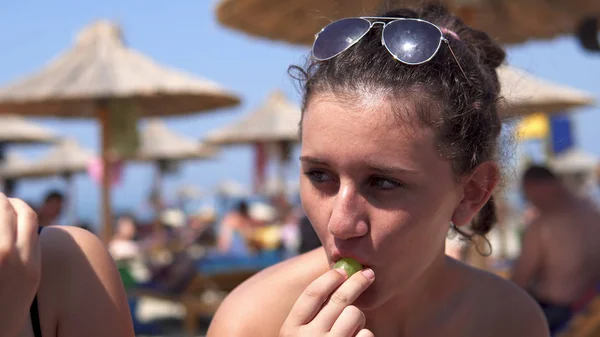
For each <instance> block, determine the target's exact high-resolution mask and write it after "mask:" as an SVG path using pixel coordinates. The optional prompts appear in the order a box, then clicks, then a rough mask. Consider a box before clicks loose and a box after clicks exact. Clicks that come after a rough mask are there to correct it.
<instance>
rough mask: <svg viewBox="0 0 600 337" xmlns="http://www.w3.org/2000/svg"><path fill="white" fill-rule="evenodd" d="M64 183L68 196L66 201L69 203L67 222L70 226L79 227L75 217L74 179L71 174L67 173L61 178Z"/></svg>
mask: <svg viewBox="0 0 600 337" xmlns="http://www.w3.org/2000/svg"><path fill="white" fill-rule="evenodd" d="M63 178H64V179H65V183H66V184H67V189H68V191H69V192H68V194H67V198H68V199H67V201H68V203H69V218H70V219H69V222H70V225H72V226H77V225H79V223H78V222H79V219H78V216H77V196H76V195H75V179H74V178H73V174H72V173H67V174H65V175H64V176H63Z"/></svg>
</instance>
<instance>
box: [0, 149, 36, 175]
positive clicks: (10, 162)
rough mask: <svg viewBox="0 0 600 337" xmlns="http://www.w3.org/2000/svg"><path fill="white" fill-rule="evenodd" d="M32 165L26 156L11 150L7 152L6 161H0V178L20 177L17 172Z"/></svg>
mask: <svg viewBox="0 0 600 337" xmlns="http://www.w3.org/2000/svg"><path fill="white" fill-rule="evenodd" d="M30 166H31V162H30V161H29V160H27V159H25V157H23V156H21V155H19V154H18V153H16V152H14V151H9V152H7V153H6V157H5V159H4V161H3V162H1V163H0V178H2V179H11V178H18V177H19V175H18V174H16V173H17V172H25V171H26V170H28V169H29V167H30Z"/></svg>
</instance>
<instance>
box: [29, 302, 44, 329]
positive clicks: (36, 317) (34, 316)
mask: <svg viewBox="0 0 600 337" xmlns="http://www.w3.org/2000/svg"><path fill="white" fill-rule="evenodd" d="M29 315H30V316H31V327H32V328H33V335H34V336H35V337H42V328H41V327H40V313H39V312H38V303H37V296H36V297H35V298H34V299H33V303H32V304H31V308H30V309H29Z"/></svg>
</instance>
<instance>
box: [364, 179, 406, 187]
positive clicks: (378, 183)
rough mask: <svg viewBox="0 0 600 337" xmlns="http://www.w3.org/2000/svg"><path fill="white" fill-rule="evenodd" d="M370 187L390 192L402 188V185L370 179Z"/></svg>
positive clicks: (391, 181)
mask: <svg viewBox="0 0 600 337" xmlns="http://www.w3.org/2000/svg"><path fill="white" fill-rule="evenodd" d="M371 186H373V187H375V188H379V189H382V190H392V189H395V188H398V187H400V186H402V184H401V183H399V182H397V181H394V180H390V179H385V178H373V179H371Z"/></svg>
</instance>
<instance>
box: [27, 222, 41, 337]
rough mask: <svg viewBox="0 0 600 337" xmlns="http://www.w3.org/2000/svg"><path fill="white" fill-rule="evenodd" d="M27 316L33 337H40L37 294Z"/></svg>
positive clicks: (39, 231) (39, 230)
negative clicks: (29, 319) (29, 318)
mask: <svg viewBox="0 0 600 337" xmlns="http://www.w3.org/2000/svg"><path fill="white" fill-rule="evenodd" d="M42 228H43V227H40V228H39V229H38V235H39V234H40V233H41V232H42ZM29 316H31V327H32V328H33V335H34V336H35V337H42V328H41V326H40V313H39V311H38V301H37V294H36V296H35V297H34V298H33V303H32V304H31V307H30V308H29Z"/></svg>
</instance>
